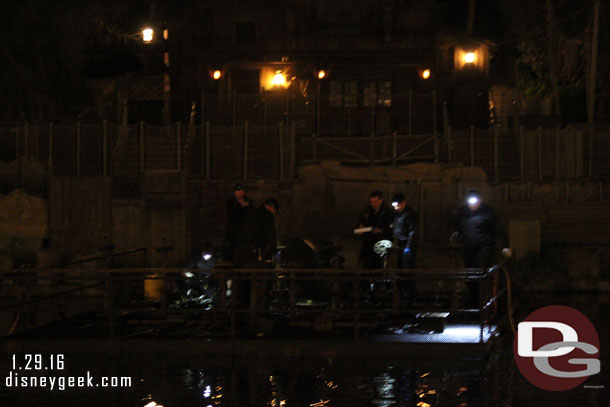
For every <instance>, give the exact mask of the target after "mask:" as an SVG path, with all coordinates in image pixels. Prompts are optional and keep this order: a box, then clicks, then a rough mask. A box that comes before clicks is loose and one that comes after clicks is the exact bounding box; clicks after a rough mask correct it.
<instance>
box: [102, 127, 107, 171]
mask: <svg viewBox="0 0 610 407" xmlns="http://www.w3.org/2000/svg"><path fill="white" fill-rule="evenodd" d="M102 175H103V176H104V177H106V176H108V120H105V119H104V121H103V122H102Z"/></svg>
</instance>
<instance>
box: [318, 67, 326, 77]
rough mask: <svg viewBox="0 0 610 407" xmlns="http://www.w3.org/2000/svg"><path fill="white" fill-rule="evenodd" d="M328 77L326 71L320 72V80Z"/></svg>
mask: <svg viewBox="0 0 610 407" xmlns="http://www.w3.org/2000/svg"><path fill="white" fill-rule="evenodd" d="M325 77H326V71H325V70H324V69H320V70H319V71H318V79H324V78H325Z"/></svg>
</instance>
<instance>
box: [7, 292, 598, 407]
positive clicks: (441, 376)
mask: <svg viewBox="0 0 610 407" xmlns="http://www.w3.org/2000/svg"><path fill="white" fill-rule="evenodd" d="M609 303H610V297H607V296H595V295H578V296H570V295H561V296H558V295H555V296H550V295H531V296H528V297H527V298H524V299H521V301H520V303H519V311H518V314H517V315H516V319H517V321H519V320H520V319H522V318H524V317H525V316H526V315H527V314H529V312H531V311H533V310H535V309H537V308H538V307H541V306H544V305H551V304H563V305H570V306H572V307H574V308H576V309H578V310H580V311H581V312H583V313H584V314H585V315H587V316H588V317H589V319H591V320H592V322H593V323H594V324H595V326H596V327H597V329H598V333H599V335H600V341H601V356H600V358H601V369H602V371H601V373H600V374H598V375H595V376H592V377H591V378H589V379H588V381H587V382H585V385H586V386H591V387H589V388H587V387H586V386H585V385H583V386H579V387H577V388H575V389H572V390H568V391H565V392H548V391H544V390H540V389H538V388H536V387H534V386H533V385H531V384H530V383H529V382H527V380H525V379H524V378H523V377H522V376H521V374H520V372H519V371H518V369H517V368H516V365H515V363H514V359H513V355H512V348H511V347H512V335H511V333H510V332H505V334H504V341H503V343H501V344H500V345H499V346H497V347H496V348H495V349H494V350H493V351H492V352H491V353H489V354H487V355H483V356H481V355H479V356H477V355H472V356H470V357H451V356H449V357H445V358H441V357H435V358H422V357H419V355H417V354H414V355H412V357H408V358H400V359H398V358H370V357H369V358H363V357H362V358H361V357H352V358H349V359H347V358H343V359H337V358H332V357H317V358H295V357H292V358H286V357H282V356H279V357H275V358H273V357H268V356H264V355H249V356H247V357H235V358H233V359H228V358H225V357H220V356H214V355H212V356H205V357H203V356H201V355H198V354H197V353H196V352H193V351H192V350H191V349H189V346H188V344H186V345H184V344H181V345H180V347H182V348H180V347H178V349H170V348H168V350H167V351H166V352H160V351H158V350H156V349H155V348H153V347H151V348H150V349H148V347H147V344H146V342H135V341H134V342H129V341H123V342H121V344H120V346H116V345H115V346H110V347H108V348H103V347H98V348H93V349H92V348H85V347H84V346H83V349H80V347H79V346H73V345H67V344H66V346H64V347H63V348H62V345H61V343H59V344H57V343H56V344H54V345H53V348H54V349H55V350H54V351H55V352H58V351H61V352H63V353H64V354H65V357H64V358H65V370H64V371H62V372H57V371H55V372H53V373H50V374H49V376H59V375H60V374H61V375H84V374H85V373H86V372H87V371H90V372H91V375H93V376H94V377H95V378H99V377H101V376H130V377H131V379H132V386H131V387H129V388H81V389H78V388H76V389H75V388H68V389H66V390H65V391H59V390H57V389H56V390H53V391H51V390H49V389H48V388H47V389H38V390H34V389H24V388H15V387H11V388H7V387H6V382H5V380H6V375H8V372H9V370H10V369H11V364H12V360H11V355H12V353H13V351H14V350H17V351H19V352H18V355H19V356H20V357H22V356H23V354H22V353H21V352H22V351H24V350H27V351H28V352H36V351H39V352H40V353H42V354H43V355H45V357H49V355H50V351H49V349H50V348H49V347H47V346H45V345H44V344H42V343H39V344H37V343H29V344H27V346H25V345H24V344H20V343H9V342H5V343H4V344H3V345H4V346H3V350H2V359H1V360H0V372H2V373H1V377H2V383H0V384H1V386H0V406H1V407H4V406H16V407H20V406H43V405H44V406H51V407H54V406H105V407H114V406H116V407H144V406H146V405H149V406H152V405H153V404H152V403H153V402H154V403H155V404H157V405H163V406H165V407H177V406H180V407H183V406H184V407H191V406H193V407H195V406H197V407H199V406H202V407H207V406H272V407H275V406H278V407H279V406H312V407H317V406H418V407H427V406H534V405H541V406H547V405H552V406H557V407H559V406H610V358H609V357H608V354H609V350H610V329H609V326H610V324H609V323H608V322H609V319H610V316H609V315H606V314H607V312H606V311H607V309H608V307H607V305H608V304H609ZM157 343H158V341H157ZM42 349H44V350H42ZM278 353H279V352H278ZM600 386H603V388H593V387H600Z"/></svg>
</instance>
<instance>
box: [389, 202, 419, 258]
mask: <svg viewBox="0 0 610 407" xmlns="http://www.w3.org/2000/svg"><path fill="white" fill-rule="evenodd" d="M392 207H393V208H394V212H395V213H396V217H395V218H394V228H393V229H394V238H395V239H396V246H397V249H398V251H399V252H398V262H397V267H398V268H401V269H414V268H415V259H416V254H417V253H416V246H417V244H416V241H417V238H416V235H415V230H416V227H417V214H416V213H415V211H414V210H413V209H411V208H410V207H409V206H407V202H406V201H405V196H404V195H403V194H400V193H398V194H395V195H394V196H393V197H392Z"/></svg>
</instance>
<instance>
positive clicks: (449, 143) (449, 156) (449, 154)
mask: <svg viewBox="0 0 610 407" xmlns="http://www.w3.org/2000/svg"><path fill="white" fill-rule="evenodd" d="M447 161H448V162H449V164H451V163H452V162H453V139H452V138H451V127H447Z"/></svg>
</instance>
